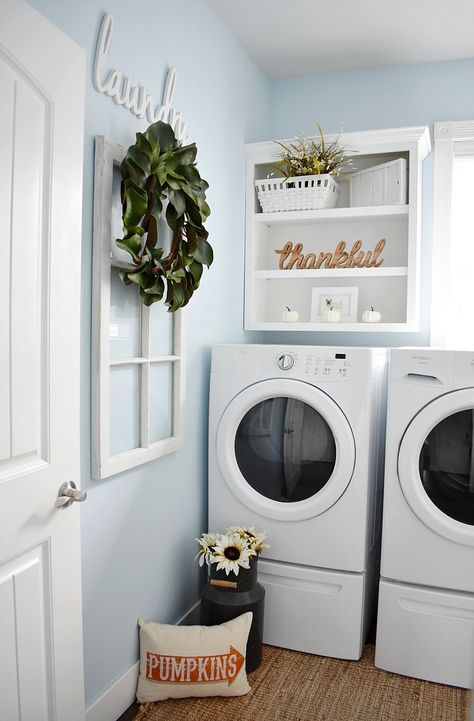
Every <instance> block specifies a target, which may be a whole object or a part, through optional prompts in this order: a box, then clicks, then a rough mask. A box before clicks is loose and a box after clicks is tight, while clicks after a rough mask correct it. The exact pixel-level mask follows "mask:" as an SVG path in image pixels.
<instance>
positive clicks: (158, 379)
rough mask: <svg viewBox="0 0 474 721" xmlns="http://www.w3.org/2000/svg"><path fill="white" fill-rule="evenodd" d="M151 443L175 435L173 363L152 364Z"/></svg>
mask: <svg viewBox="0 0 474 721" xmlns="http://www.w3.org/2000/svg"><path fill="white" fill-rule="evenodd" d="M149 423H150V425H149V435H150V443H156V441H161V440H163V438H169V437H170V436H171V435H172V433H173V363H152V364H151V366H150V378H149Z"/></svg>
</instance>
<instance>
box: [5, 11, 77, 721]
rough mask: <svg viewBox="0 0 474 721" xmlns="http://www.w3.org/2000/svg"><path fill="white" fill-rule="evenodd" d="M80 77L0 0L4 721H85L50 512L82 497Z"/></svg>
mask: <svg viewBox="0 0 474 721" xmlns="http://www.w3.org/2000/svg"><path fill="white" fill-rule="evenodd" d="M84 69H85V62H84V53H83V51H82V50H81V49H80V48H78V47H77V46H76V45H75V44H74V43H73V42H72V41H71V40H70V39H68V38H67V37H66V36H65V35H64V34H63V33H61V32H60V31H59V30H58V29H57V28H55V27H54V26H53V25H51V24H50V23H49V22H48V21H47V20H46V19H45V18H43V17H42V16H41V15H40V14H39V13H38V12H36V11H35V10H34V9H33V8H32V7H31V6H29V5H28V4H27V3H26V2H24V1H23V0H2V22H1V24H0V94H1V97H2V103H1V104H0V151H1V157H2V163H1V164H0V224H1V228H2V234H1V236H0V253H1V257H2V261H3V262H2V282H1V283H0V307H1V309H2V312H1V314H0V338H1V342H0V638H1V643H0V678H1V681H2V683H1V686H2V692H1V694H0V719H2V721H3V719H5V721H7V720H8V721H17V720H18V721H82V720H83V718H84V694H83V669H82V618H81V588H80V537H79V507H78V504H74V505H72V506H71V507H70V508H67V509H58V508H56V506H55V502H56V499H57V494H58V490H59V487H60V485H61V484H62V483H63V482H64V481H68V480H74V481H76V483H78V484H79V483H80V466H79V354H80V338H79V319H80V249H81V214H82V213H81V206H82V148H83V115H84V98H83V94H84V77H85V75H84ZM4 681H5V684H4Z"/></svg>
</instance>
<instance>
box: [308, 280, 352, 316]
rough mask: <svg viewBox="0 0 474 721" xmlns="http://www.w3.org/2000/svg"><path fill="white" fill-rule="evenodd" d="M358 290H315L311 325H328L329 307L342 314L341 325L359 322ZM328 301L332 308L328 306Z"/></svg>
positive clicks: (313, 292)
mask: <svg viewBox="0 0 474 721" xmlns="http://www.w3.org/2000/svg"><path fill="white" fill-rule="evenodd" d="M358 290H359V289H358V288H355V287H353V288H328V287H324V288H322V287H317V288H313V291H312V295H311V323H326V322H327V320H328V319H327V311H328V309H329V307H332V308H334V309H335V310H338V311H339V312H340V314H341V316H340V320H339V322H340V323H356V322H357V300H358ZM328 301H329V304H330V306H328Z"/></svg>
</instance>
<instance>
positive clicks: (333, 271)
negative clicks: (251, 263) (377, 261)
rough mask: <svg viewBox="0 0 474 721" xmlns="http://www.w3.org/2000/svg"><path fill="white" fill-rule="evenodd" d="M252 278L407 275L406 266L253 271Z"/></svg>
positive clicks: (294, 278)
mask: <svg viewBox="0 0 474 721" xmlns="http://www.w3.org/2000/svg"><path fill="white" fill-rule="evenodd" d="M253 275H254V278H255V279H261V278H268V279H281V280H290V279H292V280H303V279H307V278H312V279H314V280H316V279H317V278H377V277H380V276H384V275H385V276H398V275H408V268H407V267H406V266H399V267H396V266H385V267H382V268H318V269H317V270H255V271H254V274H253Z"/></svg>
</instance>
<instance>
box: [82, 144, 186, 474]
mask: <svg viewBox="0 0 474 721" xmlns="http://www.w3.org/2000/svg"><path fill="white" fill-rule="evenodd" d="M125 153H126V148H125V147H124V146H122V145H119V144H118V143H115V142H113V141H110V140H108V139H106V138H105V137H103V136H97V137H96V143H95V175H94V231H93V244H94V252H93V289H92V291H93V292H92V298H93V304H92V308H93V311H92V315H93V317H92V328H93V331H92V378H91V393H92V398H91V411H92V477H93V478H107V477H108V476H111V475H114V474H116V473H120V472H122V471H126V470H128V469H130V468H134V467H135V466H139V465H141V464H143V463H147V462H148V461H151V460H153V459H155V458H159V457H160V456H163V455H165V454H167V453H171V452H172V451H175V450H177V449H178V448H180V447H181V446H182V445H183V416H184V413H183V405H184V372H185V368H184V349H183V311H182V310H179V311H177V312H176V313H173V332H172V336H173V347H172V354H170V355H163V356H159V357H158V356H157V357H155V356H154V357H151V355H150V352H149V348H150V308H147V307H146V306H145V305H143V304H140V305H141V308H140V316H141V317H140V348H141V350H140V357H137V358H135V357H133V358H113V359H111V358H110V341H109V329H110V279H111V269H112V268H114V267H121V264H120V262H118V261H117V260H116V259H115V258H114V257H113V256H112V250H111V248H112V246H111V243H112V242H113V241H114V238H112V209H113V198H112V187H113V174H114V167H117V166H119V165H120V164H121V162H122V160H123V158H124V157H125ZM156 363H172V364H173V373H172V384H173V387H172V435H171V436H169V437H168V438H164V439H162V440H160V441H157V442H154V443H151V442H150V441H149V413H148V409H149V372H150V366H151V365H152V364H156ZM114 366H122V367H123V366H138V367H139V371H140V393H139V398H140V413H139V425H140V428H139V438H140V445H139V447H137V448H134V449H132V450H130V451H125V452H123V453H118V454H114V455H110V450H109V449H110V443H109V423H110V409H109V399H110V380H109V379H110V369H111V368H112V367H114Z"/></svg>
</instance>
